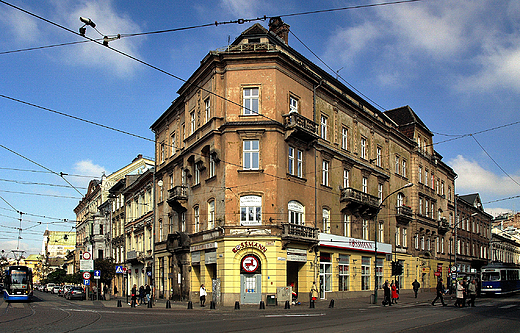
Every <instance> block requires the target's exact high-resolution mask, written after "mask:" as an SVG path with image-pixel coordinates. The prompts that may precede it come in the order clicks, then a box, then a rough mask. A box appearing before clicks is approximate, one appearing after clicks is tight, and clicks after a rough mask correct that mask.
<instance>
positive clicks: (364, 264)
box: [361, 257, 371, 290]
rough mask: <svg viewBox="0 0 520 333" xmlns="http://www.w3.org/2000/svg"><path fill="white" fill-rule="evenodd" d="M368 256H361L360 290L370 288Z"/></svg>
mask: <svg viewBox="0 0 520 333" xmlns="http://www.w3.org/2000/svg"><path fill="white" fill-rule="evenodd" d="M370 272H371V269H370V257H362V258H361V290H370V288H371V286H370Z"/></svg>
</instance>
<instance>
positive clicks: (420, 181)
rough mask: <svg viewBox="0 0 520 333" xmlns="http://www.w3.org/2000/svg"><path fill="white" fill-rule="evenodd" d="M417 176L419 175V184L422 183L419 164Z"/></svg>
mask: <svg viewBox="0 0 520 333" xmlns="http://www.w3.org/2000/svg"><path fill="white" fill-rule="evenodd" d="M418 176H419V184H422V167H421V166H420V167H419V171H418Z"/></svg>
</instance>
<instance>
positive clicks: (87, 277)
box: [83, 272, 90, 280]
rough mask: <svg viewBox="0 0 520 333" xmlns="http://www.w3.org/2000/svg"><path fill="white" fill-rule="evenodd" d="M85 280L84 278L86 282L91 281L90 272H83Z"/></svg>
mask: <svg viewBox="0 0 520 333" xmlns="http://www.w3.org/2000/svg"><path fill="white" fill-rule="evenodd" d="M83 278H84V279H85V280H88V279H90V273H89V272H83Z"/></svg>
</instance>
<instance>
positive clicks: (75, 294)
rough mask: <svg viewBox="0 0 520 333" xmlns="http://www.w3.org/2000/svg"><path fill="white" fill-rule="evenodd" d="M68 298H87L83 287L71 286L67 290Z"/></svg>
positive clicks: (66, 296) (66, 295)
mask: <svg viewBox="0 0 520 333" xmlns="http://www.w3.org/2000/svg"><path fill="white" fill-rule="evenodd" d="M65 298H66V299H80V300H84V299H85V291H83V288H82V287H71V288H68V289H67V291H66V292H65Z"/></svg>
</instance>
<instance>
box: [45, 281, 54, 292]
mask: <svg viewBox="0 0 520 333" xmlns="http://www.w3.org/2000/svg"><path fill="white" fill-rule="evenodd" d="M55 285H56V284H54V283H47V284H46V285H45V288H44V289H43V291H45V292H46V293H50V292H52V288H54V286H55Z"/></svg>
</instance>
